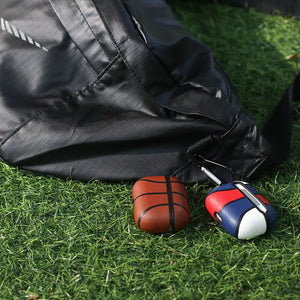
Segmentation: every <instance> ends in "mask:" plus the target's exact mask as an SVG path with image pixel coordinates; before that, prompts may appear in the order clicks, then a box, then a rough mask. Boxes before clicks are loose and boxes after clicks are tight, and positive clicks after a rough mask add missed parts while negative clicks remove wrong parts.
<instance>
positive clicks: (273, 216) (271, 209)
mask: <svg viewBox="0 0 300 300" xmlns="http://www.w3.org/2000/svg"><path fill="white" fill-rule="evenodd" d="M266 206H267V208H268V212H267V215H268V216H269V220H270V229H272V228H273V227H274V226H275V223H276V221H277V214H276V210H275V208H274V207H273V206H271V205H269V204H266Z"/></svg>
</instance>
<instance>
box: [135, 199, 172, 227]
mask: <svg viewBox="0 0 300 300" xmlns="http://www.w3.org/2000/svg"><path fill="white" fill-rule="evenodd" d="M166 205H168V203H163V204H156V205H153V206H150V207H148V208H147V209H145V210H144V211H143V212H142V213H141V214H140V216H139V219H138V226H139V227H140V228H141V226H140V223H141V220H142V218H143V216H144V215H145V214H146V212H147V211H149V210H150V209H152V208H155V207H159V206H166Z"/></svg>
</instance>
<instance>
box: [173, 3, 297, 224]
mask: <svg viewBox="0 0 300 300" xmlns="http://www.w3.org/2000/svg"><path fill="white" fill-rule="evenodd" d="M168 3H169V5H170V6H171V8H172V9H173V12H174V13H175V15H176V17H177V18H178V19H179V20H180V21H181V22H182V23H183V24H184V25H185V26H186V27H187V28H188V29H189V30H190V31H191V32H192V34H193V35H194V36H195V37H196V38H197V39H198V40H200V41H201V42H203V43H204V44H205V45H207V46H208V47H209V48H210V49H211V51H212V53H213V56H214V58H215V61H216V62H217V63H218V64H219V65H220V66H221V67H222V68H223V70H224V71H225V73H226V74H227V75H228V76H229V78H230V80H231V82H232V84H233V86H234V87H235V88H236V92H237V95H238V96H239V98H240V99H241V102H242V103H243V104H244V106H245V107H246V109H247V111H248V112H249V114H250V116H251V117H252V118H253V119H254V121H255V122H256V123H257V124H258V127H259V128H262V126H263V124H264V122H265V120H266V119H267V117H268V115H269V114H270V112H271V111H272V110H273V108H274V107H275V106H276V104H277V103H278V102H279V100H280V99H281V97H282V96H283V94H284V92H285V90H286V89H287V87H288V86H289V84H290V83H291V82H292V80H293V79H294V77H295V75H296V74H297V73H298V72H299V71H300V60H299V58H298V60H297V55H298V56H299V55H300V47H299V43H297V40H299V38H300V34H299V32H300V30H299V29H300V22H299V21H297V20H295V19H294V18H291V17H286V16H281V15H276V16H274V15H267V14H264V13H259V12H257V11H255V10H253V9H243V8H234V7H230V6H226V5H221V4H217V3H213V4H212V3H210V4H209V3H207V1H199V0H188V1H180V0H170V1H168ZM289 57H292V58H296V59H295V60H290V59H289ZM299 121H300V120H299V119H298V120H297V121H295V123H294V125H293V137H292V143H291V155H290V158H289V160H288V161H287V162H286V163H284V164H283V166H281V167H279V168H276V169H274V170H270V171H269V172H267V173H266V174H264V176H263V178H260V181H257V182H256V183H255V182H254V184H258V186H259V188H261V189H262V193H263V192H265V193H266V197H267V198H268V197H269V200H270V201H271V202H272V203H274V205H275V206H276V208H277V209H278V210H279V215H285V214H286V213H287V210H288V209H289V207H290V206H291V205H293V202H295V199H294V200H291V197H289V195H288V194H287V193H288V191H289V190H290V192H291V193H293V191H295V192H297V191H298V193H299V190H298V188H297V184H298V181H299V179H297V178H299V173H298V169H299V168H300V164H299V162H300V122H299ZM278 182H280V183H279V184H278ZM278 185H279V186H281V187H282V186H286V187H287V191H286V192H284V191H282V190H281V191H277V190H276V187H278ZM259 188H258V189H259ZM207 190H208V189H207V187H202V188H201V187H196V188H193V189H191V191H190V193H191V195H190V197H191V206H192V209H191V214H192V215H191V219H192V220H191V223H192V226H193V227H194V228H197V226H200V225H199V223H202V222H204V223H206V224H207V223H208V222H210V221H209V216H208V214H207V213H206V210H205V207H204V198H205V193H206V191H207ZM282 197H283V198H284V197H285V198H284V199H290V201H289V200H286V201H285V200H284V201H283V202H282ZM295 197H297V196H295ZM279 198H281V199H279ZM193 211H194V212H193ZM295 211H296V210H294V213H295ZM288 214H293V212H292V210H290V211H289V213H288ZM279 217H280V216H279ZM290 217H291V218H292V215H290ZM295 217H296V215H295ZM281 225H282V226H284V224H281ZM203 226H205V225H203Z"/></svg>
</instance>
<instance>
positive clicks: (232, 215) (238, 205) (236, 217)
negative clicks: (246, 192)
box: [219, 198, 254, 236]
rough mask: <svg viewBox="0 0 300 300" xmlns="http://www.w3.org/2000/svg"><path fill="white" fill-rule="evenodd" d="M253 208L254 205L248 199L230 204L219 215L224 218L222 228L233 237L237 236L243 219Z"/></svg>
mask: <svg viewBox="0 0 300 300" xmlns="http://www.w3.org/2000/svg"><path fill="white" fill-rule="evenodd" d="M253 207H254V205H253V204H252V203H251V202H250V201H249V200H248V199H247V198H242V199H239V200H237V201H232V202H230V203H228V204H227V205H225V206H224V208H222V210H221V211H220V213H219V215H220V216H221V218H222V223H221V226H222V227H223V228H224V229H225V230H227V231H228V232H229V233H230V234H231V235H233V236H236V232H237V229H238V228H237V227H238V226H239V224H240V220H241V217H242V216H243V215H244V213H245V212H246V211H248V210H249V209H251V208H253Z"/></svg>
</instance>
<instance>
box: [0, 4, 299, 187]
mask: <svg viewBox="0 0 300 300" xmlns="http://www.w3.org/2000/svg"><path fill="white" fill-rule="evenodd" d="M298 81H299V80H298ZM298 81H297V82H298ZM294 85H295V86H296V83H294ZM292 90H293V91H292V92H291V94H289V97H288V101H287V102H288V103H290V102H291V101H293V98H294V94H298V93H299V90H298V89H297V90H296V89H295V88H293V89H292ZM274 119H276V116H275V118H274ZM269 127H270V126H269ZM271 127H272V126H271ZM272 144H276V141H275V142H274V143H272V142H271V143H269V141H268V139H266V138H265V137H264V136H263V135H262V134H261V133H259V131H258V130H257V127H256V125H255V123H254V122H253V120H252V119H251V118H250V117H249V116H248V115H247V113H246V111H245V110H244V108H243V107H242V105H241V104H240V101H239V99H238V97H237V96H236V95H235V93H234V91H233V89H232V87H231V84H230V82H229V80H228V78H227V77H226V75H225V74H224V73H223V72H222V70H221V69H220V68H219V67H218V66H217V65H216V63H215V62H214V59H213V55H212V53H211V51H210V50H209V48H208V47H207V46H205V45H204V44H202V43H201V42H200V41H198V40H196V39H195V38H194V37H193V36H192V35H191V34H190V33H189V32H188V31H187V29H186V28H184V27H183V26H182V25H181V24H180V23H179V22H178V21H177V20H176V19H175V18H174V16H173V14H172V12H171V10H170V8H169V7H168V6H167V5H166V3H165V2H164V1H162V0H152V1H148V0H123V1H121V0H101V1H99V0H68V1H66V0H64V1H62V0H27V1H26V2H25V3H24V2H23V1H22V2H21V1H17V0H7V1H2V2H1V3H0V157H1V159H2V161H4V162H6V163H8V164H10V165H14V166H19V167H21V168H24V169H27V170H31V171H36V172H39V173H42V174H50V175H55V176H58V177H61V178H73V179H79V180H83V181H88V180H92V179H100V180H104V181H120V180H133V179H137V178H141V177H145V176H157V175H159V176H170V175H172V176H175V177H178V178H179V179H181V180H182V181H183V182H184V183H187V184H192V183H195V182H198V181H199V182H203V181H205V180H206V177H205V175H203V174H202V172H201V171H200V169H199V165H207V164H208V165H209V168H210V169H211V170H212V171H213V172H215V173H216V174H217V175H218V177H220V178H221V179H223V180H228V179H229V177H231V176H232V174H235V177H236V178H247V177H249V176H252V175H255V174H258V173H259V172H261V171H263V170H265V169H266V168H267V167H268V165H269V163H270V162H272V155H271V154H272V147H271V145H272ZM287 152H288V151H287ZM278 155H279V156H280V151H279V154H277V155H276V157H277V156H278ZM286 155H287V154H286ZM281 158H282V157H281ZM284 159H285V158H284ZM281 160H282V159H281ZM219 164H223V165H226V166H227V167H228V168H230V169H231V170H232V172H231V173H232V174H231V173H230V174H229V172H224V169H223V168H220V167H219ZM230 179H231V178H230Z"/></svg>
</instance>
